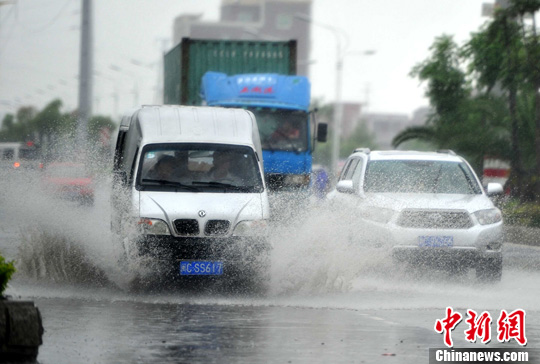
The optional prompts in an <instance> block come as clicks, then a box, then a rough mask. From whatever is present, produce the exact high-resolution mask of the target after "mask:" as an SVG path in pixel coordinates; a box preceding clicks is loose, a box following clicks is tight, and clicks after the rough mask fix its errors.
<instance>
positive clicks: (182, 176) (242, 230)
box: [112, 105, 269, 275]
mask: <svg viewBox="0 0 540 364" xmlns="http://www.w3.org/2000/svg"><path fill="white" fill-rule="evenodd" d="M114 171H115V183H114V188H113V191H114V193H113V221H112V226H113V228H114V229H116V230H121V228H122V225H125V224H128V225H129V224H130V222H134V221H135V222H136V224H137V225H138V226H139V230H138V231H139V234H138V239H137V246H138V252H139V253H140V254H144V255H148V254H149V255H151V256H152V257H154V258H157V259H158V260H166V262H167V263H166V264H167V267H169V268H171V269H172V271H173V272H175V273H174V274H175V275H222V274H227V273H228V272H229V271H232V270H234V271H238V270H240V271H241V270H242V269H243V268H245V266H247V265H251V264H253V263H254V261H255V260H257V259H260V256H261V255H262V254H261V253H265V254H267V253H268V246H267V243H266V239H265V234H266V230H267V221H268V219H269V204H268V196H267V190H266V185H265V182H264V178H263V162H262V149H261V143H260V140H259V131H258V129H257V123H256V120H255V117H254V116H253V114H252V113H251V112H249V111H246V110H242V109H230V108H216V107H192V106H172V105H167V106H143V107H142V108H139V109H137V110H134V111H133V112H131V113H129V114H128V115H126V116H124V117H123V119H122V121H121V125H120V128H119V133H118V138H117V143H116V150H115V160H114ZM121 196H125V199H127V203H126V202H125V201H121V199H122V197H121ZM122 206H127V208H122Z"/></svg>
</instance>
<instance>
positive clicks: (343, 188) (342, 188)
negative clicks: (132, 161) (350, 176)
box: [336, 180, 354, 193]
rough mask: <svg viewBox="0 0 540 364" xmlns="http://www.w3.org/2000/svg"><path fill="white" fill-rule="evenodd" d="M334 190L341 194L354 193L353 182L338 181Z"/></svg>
mask: <svg viewBox="0 0 540 364" xmlns="http://www.w3.org/2000/svg"><path fill="white" fill-rule="evenodd" d="M336 190H337V191H338V192H342V193H354V187H353V181H352V180H344V181H339V182H338V183H337V185H336Z"/></svg>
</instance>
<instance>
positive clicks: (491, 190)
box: [486, 182, 504, 196]
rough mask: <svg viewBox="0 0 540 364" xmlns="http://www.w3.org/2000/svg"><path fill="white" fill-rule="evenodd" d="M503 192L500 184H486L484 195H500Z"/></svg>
mask: <svg viewBox="0 0 540 364" xmlns="http://www.w3.org/2000/svg"><path fill="white" fill-rule="evenodd" d="M503 192H504V189H503V186H502V185H501V184H500V183H493V182H491V183H488V185H487V188H486V193H487V194H488V196H493V195H500V194H501V193H503Z"/></svg>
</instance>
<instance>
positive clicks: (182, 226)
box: [174, 219, 199, 236]
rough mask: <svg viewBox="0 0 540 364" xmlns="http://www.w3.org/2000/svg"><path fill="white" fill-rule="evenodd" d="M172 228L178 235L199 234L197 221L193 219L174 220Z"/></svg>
mask: <svg viewBox="0 0 540 364" xmlns="http://www.w3.org/2000/svg"><path fill="white" fill-rule="evenodd" d="M174 228H175V229H176V232H177V234H178V235H183V236H195V235H199V222H198V221H197V220H195V219H178V220H174Z"/></svg>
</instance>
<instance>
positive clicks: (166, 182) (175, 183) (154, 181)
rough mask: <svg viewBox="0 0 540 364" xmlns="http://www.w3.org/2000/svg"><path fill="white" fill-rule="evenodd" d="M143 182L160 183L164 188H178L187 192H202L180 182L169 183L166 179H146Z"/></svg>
mask: <svg viewBox="0 0 540 364" xmlns="http://www.w3.org/2000/svg"><path fill="white" fill-rule="evenodd" d="M142 182H150V183H159V184H160V185H162V186H171V187H177V188H183V189H185V190H189V191H193V192H199V191H200V190H199V189H198V188H197V187H193V186H189V185H186V184H183V183H180V182H175V181H169V180H166V179H149V178H144V179H143V180H142Z"/></svg>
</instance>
